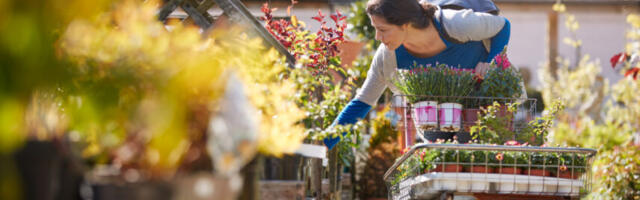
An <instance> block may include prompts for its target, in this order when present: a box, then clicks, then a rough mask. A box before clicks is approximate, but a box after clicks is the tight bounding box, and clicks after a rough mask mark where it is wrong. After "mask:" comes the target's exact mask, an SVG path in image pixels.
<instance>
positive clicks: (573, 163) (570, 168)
mask: <svg viewBox="0 0 640 200" xmlns="http://www.w3.org/2000/svg"><path fill="white" fill-rule="evenodd" d="M559 159H560V160H559V166H558V170H557V171H556V172H554V173H555V174H556V176H557V177H559V178H569V179H578V178H580V176H581V175H582V174H584V173H585V172H586V169H587V168H586V164H587V158H586V157H584V156H582V155H578V154H562V155H561V156H560V157H559Z"/></svg>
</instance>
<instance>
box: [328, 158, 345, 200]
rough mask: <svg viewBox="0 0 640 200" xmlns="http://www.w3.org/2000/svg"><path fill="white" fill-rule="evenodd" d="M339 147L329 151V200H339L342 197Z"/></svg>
mask: <svg viewBox="0 0 640 200" xmlns="http://www.w3.org/2000/svg"><path fill="white" fill-rule="evenodd" d="M339 148H340V147H338V146H336V147H334V148H333V149H331V150H329V152H328V153H329V156H328V158H329V195H328V196H329V199H332V200H340V199H341V197H342V187H341V186H342V184H340V183H341V180H340V179H341V177H340V176H341V173H340V172H341V171H342V170H340V164H339V162H338V159H339V157H338V156H339V155H338V149H339Z"/></svg>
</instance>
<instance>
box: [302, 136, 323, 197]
mask: <svg viewBox="0 0 640 200" xmlns="http://www.w3.org/2000/svg"><path fill="white" fill-rule="evenodd" d="M312 143H313V144H322V142H321V141H313V142H312ZM308 160H309V162H308V169H309V176H308V178H305V179H304V180H305V183H308V186H309V191H310V193H311V194H310V195H311V197H314V198H315V199H322V172H323V170H322V159H320V158H309V159H308ZM307 181H308V182H307Z"/></svg>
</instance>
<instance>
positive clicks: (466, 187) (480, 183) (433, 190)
mask: <svg viewBox="0 0 640 200" xmlns="http://www.w3.org/2000/svg"><path fill="white" fill-rule="evenodd" d="M583 186H584V185H583V180H575V179H565V178H554V177H542V176H528V175H516V174H489V173H446V172H445V173H442V172H432V173H427V174H422V175H419V176H415V177H412V178H409V179H406V180H404V181H402V182H400V183H399V184H398V188H397V190H396V191H397V192H395V193H393V194H392V195H391V196H392V198H393V199H432V198H436V197H438V196H440V194H442V193H443V192H447V193H493V194H528V195H547V196H572V197H575V196H579V195H580V189H581V187H583Z"/></svg>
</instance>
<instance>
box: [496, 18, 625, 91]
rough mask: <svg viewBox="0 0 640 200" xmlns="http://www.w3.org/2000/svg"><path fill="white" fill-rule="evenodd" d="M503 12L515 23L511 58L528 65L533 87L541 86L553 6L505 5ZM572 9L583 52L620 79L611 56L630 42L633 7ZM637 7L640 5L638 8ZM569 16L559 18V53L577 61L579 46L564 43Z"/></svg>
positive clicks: (613, 78) (607, 74) (609, 75)
mask: <svg viewBox="0 0 640 200" xmlns="http://www.w3.org/2000/svg"><path fill="white" fill-rule="evenodd" d="M501 8H502V13H501V14H502V15H503V16H505V17H507V18H508V19H509V20H510V22H511V40H510V44H509V50H508V51H509V52H508V53H509V58H510V60H511V62H512V63H513V64H514V65H516V66H518V67H524V68H528V69H529V70H530V71H531V72H532V76H531V78H532V82H531V83H530V84H529V85H530V86H533V87H539V86H540V82H539V80H538V75H537V71H538V69H539V68H540V67H542V66H544V64H545V63H546V60H547V54H548V48H547V35H548V33H547V32H548V29H547V23H548V20H547V13H548V11H549V8H550V6H543V5H533V6H523V5H521V6H515V5H506V6H502V7H501ZM567 9H568V12H569V13H570V14H573V15H575V17H576V20H577V21H578V22H579V24H580V29H578V31H577V34H576V36H577V38H578V39H580V40H582V44H583V46H582V50H581V51H582V54H583V55H585V54H589V55H590V57H591V59H592V60H599V61H600V64H601V66H602V75H603V76H604V77H605V78H607V79H609V80H610V81H612V82H613V81H617V80H619V79H620V78H621V76H620V75H619V74H618V73H617V72H615V71H613V69H612V68H611V65H610V64H609V58H611V56H613V55H614V54H616V53H619V52H621V51H623V50H624V46H625V43H626V38H625V34H626V30H627V28H628V25H627V23H626V16H627V14H629V13H630V12H632V10H633V9H632V8H630V7H623V6H607V5H592V6H588V5H580V6H572V5H568V6H567ZM635 9H637V8H635ZM566 18H567V17H566V15H563V14H561V15H560V16H559V20H558V32H559V33H558V34H559V35H558V40H559V42H560V44H558V56H561V57H564V58H569V59H570V60H571V63H575V57H576V53H575V49H574V48H573V47H571V46H569V45H567V44H564V42H563V40H564V38H565V37H569V36H570V35H569V31H568V29H567V28H566V26H565V20H566Z"/></svg>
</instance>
